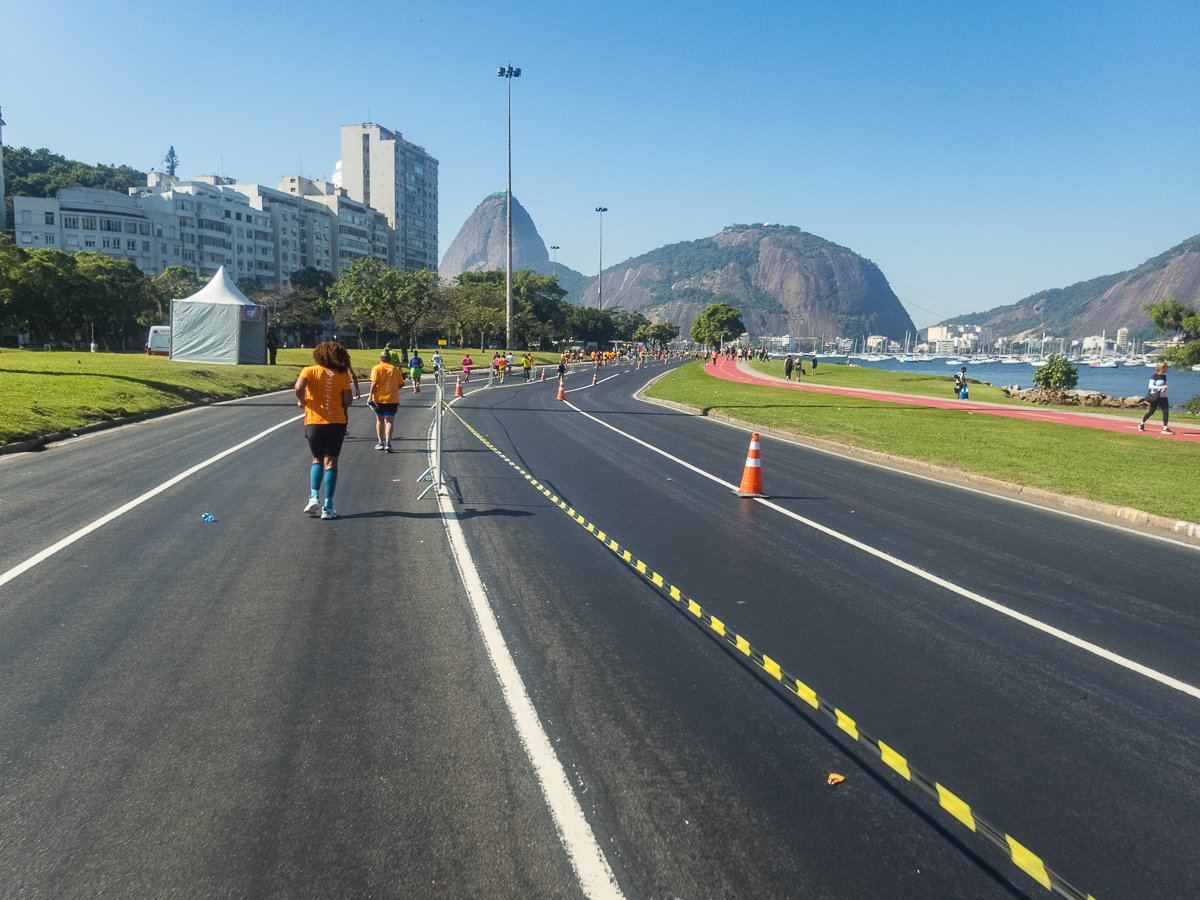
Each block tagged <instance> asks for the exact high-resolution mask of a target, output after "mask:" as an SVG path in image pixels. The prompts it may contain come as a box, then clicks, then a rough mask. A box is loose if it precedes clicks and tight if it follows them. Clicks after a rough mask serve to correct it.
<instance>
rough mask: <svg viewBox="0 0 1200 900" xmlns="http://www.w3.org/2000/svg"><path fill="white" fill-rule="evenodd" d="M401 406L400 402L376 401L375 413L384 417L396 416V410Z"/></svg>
mask: <svg viewBox="0 0 1200 900" xmlns="http://www.w3.org/2000/svg"><path fill="white" fill-rule="evenodd" d="M399 408H400V404H399V403H376V404H375V415H377V416H379V417H380V418H383V417H384V416H394V415H395V414H396V410H398V409H399Z"/></svg>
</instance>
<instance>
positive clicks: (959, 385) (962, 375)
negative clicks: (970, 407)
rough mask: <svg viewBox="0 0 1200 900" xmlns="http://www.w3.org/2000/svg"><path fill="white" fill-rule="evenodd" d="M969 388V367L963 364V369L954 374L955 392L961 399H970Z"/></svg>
mask: <svg viewBox="0 0 1200 900" xmlns="http://www.w3.org/2000/svg"><path fill="white" fill-rule="evenodd" d="M968 393H969V392H968V390H967V367H966V366H963V367H962V370H961V371H959V372H957V373H956V374H955V376H954V394H955V396H956V397H958V399H959V400H966V399H968Z"/></svg>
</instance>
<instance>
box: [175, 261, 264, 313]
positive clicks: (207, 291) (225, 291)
mask: <svg viewBox="0 0 1200 900" xmlns="http://www.w3.org/2000/svg"><path fill="white" fill-rule="evenodd" d="M186 299H187V300H189V301H193V300H195V301H198V302H200V303H236V304H237V305H238V306H254V305H255V304H253V303H251V302H250V301H249V300H247V299H246V295H245V294H243V293H242V292H241V291H239V290H238V288H237V285H236V284H234V283H233V279H232V278H230V277H229V273H228V272H226V271H225V267H224V266H221V268H219V269H217V274H216V275H214V276H213V277H212V280H211V281H209V283H208V284H206V285H205V286H204V287H202V288H200V290H198V291H196V293H194V294H192V295H191V296H190V297H188V298H186Z"/></svg>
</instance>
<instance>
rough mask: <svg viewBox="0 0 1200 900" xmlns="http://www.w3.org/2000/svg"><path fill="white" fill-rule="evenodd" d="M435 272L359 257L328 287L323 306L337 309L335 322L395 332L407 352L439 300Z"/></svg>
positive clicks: (358, 327) (360, 327) (359, 327)
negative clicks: (398, 267) (391, 265)
mask: <svg viewBox="0 0 1200 900" xmlns="http://www.w3.org/2000/svg"><path fill="white" fill-rule="evenodd" d="M436 286H437V275H436V274H435V273H432V272H427V271H426V270H424V269H422V270H421V271H419V272H407V271H403V270H401V269H396V268H389V267H388V266H386V265H384V264H383V263H382V262H380V261H379V260H377V259H358V260H355V261H354V263H353V264H352V265H351V266H350V267H349V268H347V269H344V270H343V271H342V275H341V277H340V278H338V280H337V282H336V283H335V284H334V285H333V287H332V288H330V290H329V301H327V303H326V304H325V305H326V308H329V307H330V306H334V307H336V308H337V313H336V314H335V319H334V321H335V322H337V321H339V320H340V321H342V322H345V323H347V324H350V325H352V326H354V327H355V328H357V329H358V330H359V333H360V334H361V332H362V329H364V328H377V329H379V330H380V331H386V332H388V333H389V334H395V335H398V336H399V337H400V338H401V340H402V341H403V342H404V344H405V347H404V351H405V353H406V354H407V352H408V349H409V348H410V347H413V346H415V342H416V333H417V329H418V328H420V326H421V324H422V322H423V321H424V320H425V318H426V317H427V316H429V314H430V313H431V312H433V311H434V308H435V304H436V302H437V300H438V293H437V290H436Z"/></svg>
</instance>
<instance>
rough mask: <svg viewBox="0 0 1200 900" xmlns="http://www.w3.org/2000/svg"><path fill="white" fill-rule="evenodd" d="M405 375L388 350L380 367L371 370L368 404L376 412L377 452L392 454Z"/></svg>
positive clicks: (380, 362)
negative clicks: (393, 437) (393, 431)
mask: <svg viewBox="0 0 1200 900" xmlns="http://www.w3.org/2000/svg"><path fill="white" fill-rule="evenodd" d="M402 387H404V373H403V372H402V371H400V369H399V368H398V367H397V366H393V365H392V355H391V354H390V353H388V352H387V351H386V350H385V351H383V352H382V353H380V354H379V365H377V366H376V367H375V368H373V369H372V370H371V392H370V395H369V400H368V402H369V403H370V404H371V408H372V409H374V410H375V436H376V437H378V438H379V443H378V444H376V445H375V449H376V450H383V451H384V452H385V453H391V452H392V427H393V426H394V425H395V424H396V409H397V408H398V407H399V406H400V388H402Z"/></svg>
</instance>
